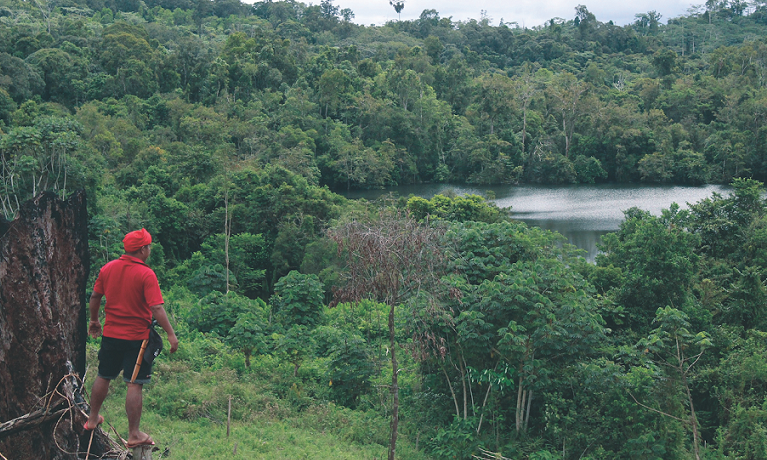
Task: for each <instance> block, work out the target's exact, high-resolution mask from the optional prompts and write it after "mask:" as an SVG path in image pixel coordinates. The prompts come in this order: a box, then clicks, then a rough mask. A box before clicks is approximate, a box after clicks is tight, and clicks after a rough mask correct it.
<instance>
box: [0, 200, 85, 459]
mask: <svg viewBox="0 0 767 460" xmlns="http://www.w3.org/2000/svg"><path fill="white" fill-rule="evenodd" d="M0 230H2V231H3V233H2V234H0V286H2V289H0V388H2V391H0V424H2V423H3V422H7V421H10V420H13V419H17V418H19V417H21V416H24V415H25V414H30V415H33V413H36V414H38V415H39V414H40V411H41V410H42V412H43V414H48V415H47V416H42V417H40V418H39V420H40V422H39V423H35V424H32V426H30V427H27V428H24V429H23V430H20V431H9V432H6V433H3V434H0V453H2V454H3V455H4V456H6V457H8V458H38V459H69V458H78V457H77V456H76V453H75V452H76V451H77V450H78V448H79V450H80V451H81V452H85V450H86V449H87V443H88V438H89V436H88V435H89V434H90V432H88V433H87V435H86V434H85V433H84V432H83V429H82V425H83V423H84V422H85V419H84V417H83V412H81V411H80V409H76V410H71V411H70V410H65V411H63V412H62V411H61V410H60V409H62V408H67V407H68V404H64V403H65V402H66V400H65V398H64V397H62V396H58V395H57V394H54V396H53V397H52V398H45V399H41V398H43V396H45V395H47V394H50V393H52V392H53V390H54V389H56V388H58V390H59V392H61V393H67V392H68V393H70V394H75V393H78V392H79V391H81V389H80V388H79V387H80V386H81V385H80V384H79V381H78V378H77V377H70V378H69V379H68V380H67V382H66V383H67V384H68V385H69V388H70V390H69V391H65V390H63V389H62V388H63V384H64V383H65V382H62V379H63V378H64V377H65V376H67V375H68V374H71V373H73V372H74V373H75V374H79V376H80V377H82V376H84V374H85V339H86V334H87V331H86V321H85V320H86V307H85V305H86V303H85V288H86V286H85V284H86V282H87V279H88V272H89V270H90V255H89V252H88V213H87V210H86V202H85V193H84V192H82V191H80V192H76V193H75V194H73V195H72V196H71V197H70V198H69V199H68V200H67V201H62V200H60V199H58V198H57V197H56V195H55V194H53V193H49V192H47V193H43V194H41V195H39V196H37V197H36V198H35V199H33V200H30V201H28V202H26V203H24V204H23V205H22V207H21V209H20V210H19V212H18V215H17V217H16V219H14V220H13V221H11V222H10V223H6V224H5V225H2V226H0ZM72 387H74V391H72ZM81 407H82V408H83V410H87V406H85V405H84V404H83V405H81ZM54 408H55V409H56V410H57V411H58V413H60V414H63V417H62V416H61V415H59V416H51V415H50V414H49V412H51V411H53V410H54ZM71 418H74V421H72V422H71V423H70V420H71ZM83 439H84V441H82V440H83ZM57 442H58V444H59V446H58V447H57V445H56V444H57ZM83 443H84V444H85V445H84V446H81V445H82V444H83ZM96 444H99V443H98V442H96ZM94 447H96V446H94ZM62 449H63V450H67V451H69V453H67V452H64V451H63V450H62ZM92 453H95V451H94V449H93V448H92Z"/></svg>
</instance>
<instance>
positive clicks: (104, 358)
mask: <svg viewBox="0 0 767 460" xmlns="http://www.w3.org/2000/svg"><path fill="white" fill-rule="evenodd" d="M151 244H152V236H151V235H150V234H149V232H147V231H146V230H145V229H143V228H142V229H141V230H136V231H135V232H130V233H128V234H127V235H125V238H124V239H123V246H124V248H125V254H124V255H122V256H121V257H120V258H119V259H116V260H113V261H111V262H109V263H107V264H106V265H104V266H103V267H102V268H101V271H100V272H99V276H98V279H97V280H96V285H95V286H94V287H93V294H91V298H90V301H89V302H88V307H89V310H90V324H89V326H88V332H89V333H90V335H91V337H94V338H95V337H98V336H100V335H102V331H101V322H100V321H99V310H100V309H101V299H102V297H104V296H106V306H105V307H104V312H105V314H106V318H105V321H104V331H103V337H102V339H101V349H100V350H99V371H98V377H96V381H95V382H94V383H93V389H92V390H91V413H90V416H89V418H88V421H87V422H86V423H85V429H86V430H92V429H95V428H96V427H97V426H98V425H99V424H100V423H102V422H103V421H104V417H102V416H100V415H99V410H101V404H102V403H103V402H104V399H105V398H106V396H107V393H108V391H109V383H110V382H111V381H112V380H114V379H116V378H117V376H118V375H119V374H120V371H122V372H123V380H125V382H126V383H127V384H128V393H127V395H126V397H125V412H126V413H127V415H128V447H135V446H140V445H151V444H154V441H152V438H151V437H150V436H149V435H148V434H146V433H144V432H142V431H139V423H140V422H141V409H142V405H143V399H142V394H141V390H142V389H143V385H144V384H145V383H148V382H149V379H150V377H151V373H152V365H151V364H148V363H147V362H146V361H144V360H143V359H142V360H141V366H140V369H139V372H138V376H137V378H136V379H135V380H134V381H133V382H131V376H132V374H133V369H134V367H135V366H136V362H137V361H138V357H139V352H140V350H141V345H142V342H143V341H144V340H145V339H147V338H148V337H149V327H150V325H151V323H152V317H153V316H154V318H155V319H156V320H157V323H158V324H159V325H160V326H161V327H162V328H163V329H164V330H165V332H166V333H167V334H168V342H170V352H171V353H174V352H175V351H176V350H178V339H177V338H176V334H175V333H174V332H173V327H172V326H171V325H170V322H169V321H168V316H167V315H166V314H165V308H163V303H164V301H163V299H162V293H161V292H160V285H159V284H158V282H157V276H156V275H155V273H154V271H152V269H151V268H149V266H147V265H146V260H147V259H148V258H149V254H150V253H151V249H152V247H151Z"/></svg>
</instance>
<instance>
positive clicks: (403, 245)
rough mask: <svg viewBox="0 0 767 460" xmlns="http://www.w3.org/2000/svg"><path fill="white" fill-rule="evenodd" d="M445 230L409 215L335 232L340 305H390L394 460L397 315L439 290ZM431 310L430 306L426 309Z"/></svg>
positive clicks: (387, 215)
mask: <svg viewBox="0 0 767 460" xmlns="http://www.w3.org/2000/svg"><path fill="white" fill-rule="evenodd" d="M442 232H443V229H441V228H440V227H435V226H431V225H429V224H427V223H423V224H421V223H418V222H416V221H415V219H413V218H412V217H411V216H409V215H401V214H391V213H381V214H380V215H379V216H378V217H377V218H376V219H374V220H371V221H367V222H364V221H354V222H349V223H345V224H341V225H339V226H337V227H335V228H333V229H331V230H330V232H329V234H330V237H331V238H332V239H333V240H334V241H335V242H336V243H337V244H338V249H339V251H340V252H341V253H342V254H344V258H345V260H346V270H345V272H344V273H343V274H342V283H343V284H342V287H341V288H339V289H338V290H337V291H336V293H335V295H334V300H333V304H334V305H335V304H337V303H338V302H359V301H360V300H362V299H365V298H367V299H372V300H376V301H380V302H383V303H385V304H386V305H388V306H389V321H388V325H389V353H390V354H391V365H392V382H391V395H392V408H391V410H392V412H391V414H392V415H391V439H390V442H389V454H388V458H389V460H394V458H395V453H396V447H397V433H398V425H399V385H398V374H399V371H400V369H399V366H398V363H397V353H396V350H397V342H396V339H395V332H396V331H395V324H394V312H395V309H396V308H397V307H399V306H401V304H402V303H403V302H405V301H408V300H415V299H423V296H424V295H427V294H428V293H430V292H433V289H435V288H436V286H437V283H438V280H439V277H440V274H441V272H442V271H443V270H444V265H443V263H442V261H443V253H442V249H441V247H440V235H441V234H442ZM423 307H424V308H428V306H423Z"/></svg>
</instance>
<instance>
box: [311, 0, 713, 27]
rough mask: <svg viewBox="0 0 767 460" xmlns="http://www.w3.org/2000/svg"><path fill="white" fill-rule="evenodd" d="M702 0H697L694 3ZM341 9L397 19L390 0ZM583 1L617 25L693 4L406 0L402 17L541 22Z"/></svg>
mask: <svg viewBox="0 0 767 460" xmlns="http://www.w3.org/2000/svg"><path fill="white" fill-rule="evenodd" d="M302 3H305V4H307V5H308V4H315V5H317V4H319V3H320V0H314V1H311V0H310V1H306V0H304V1H303V2H302ZM700 3H704V2H703V0H699V2H698V3H697V4H700ZM333 4H334V5H335V6H337V7H339V8H340V9H343V8H349V9H351V10H352V11H353V12H354V16H355V17H354V19H353V22H355V23H357V24H363V25H370V24H375V25H383V24H384V23H386V22H387V21H392V20H396V19H397V13H396V12H395V11H394V8H393V7H391V6H390V5H389V0H334V2H333ZM579 4H584V5H586V7H587V8H588V9H589V11H590V12H592V13H593V14H594V15H595V16H596V17H597V20H598V21H600V22H607V21H610V20H612V21H613V23H615V24H617V25H626V24H629V23H631V22H634V15H635V14H637V13H646V12H648V11H653V10H655V11H657V12H658V13H660V14H661V15H662V17H661V22H662V23H664V24H665V23H666V21H667V20H668V19H671V18H675V17H677V16H681V15H683V14H687V10H688V9H689V8H690V7H691V6H692V5H693V3H692V2H690V1H689V0H664V1H660V0H634V1H622V0H592V1H587V0H581V1H578V0H405V8H404V9H403V10H402V14H401V17H402V19H403V20H412V19H418V17H419V16H420V15H421V12H422V11H423V10H429V9H433V10H437V12H438V13H439V17H440V18H446V17H451V16H452V18H453V21H466V20H468V19H477V20H479V19H480V18H481V15H482V11H485V15H486V16H487V18H488V19H489V20H490V23H491V24H492V25H498V23H499V22H500V20H501V19H503V22H504V23H506V24H508V23H512V22H516V23H517V24H519V26H520V27H535V26H539V25H542V24H543V23H545V22H546V21H548V20H549V19H551V18H562V19H567V20H570V19H573V18H574V17H575V7H576V6H578V5H579Z"/></svg>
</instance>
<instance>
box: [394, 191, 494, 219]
mask: <svg viewBox="0 0 767 460" xmlns="http://www.w3.org/2000/svg"><path fill="white" fill-rule="evenodd" d="M406 206H407V210H408V211H409V212H410V213H411V214H412V215H413V217H414V218H416V219H418V220H423V219H425V218H427V217H429V218H437V219H445V220H448V221H452V222H467V221H473V222H487V223H494V222H499V221H501V220H503V218H504V217H505V216H506V214H507V213H508V210H507V209H500V208H498V206H496V205H495V204H494V203H491V202H488V201H487V200H485V198H483V197H481V196H478V195H466V196H454V197H449V196H445V195H435V196H434V197H432V198H431V200H426V199H424V198H421V197H411V198H410V199H408V201H407V205H406Z"/></svg>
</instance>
